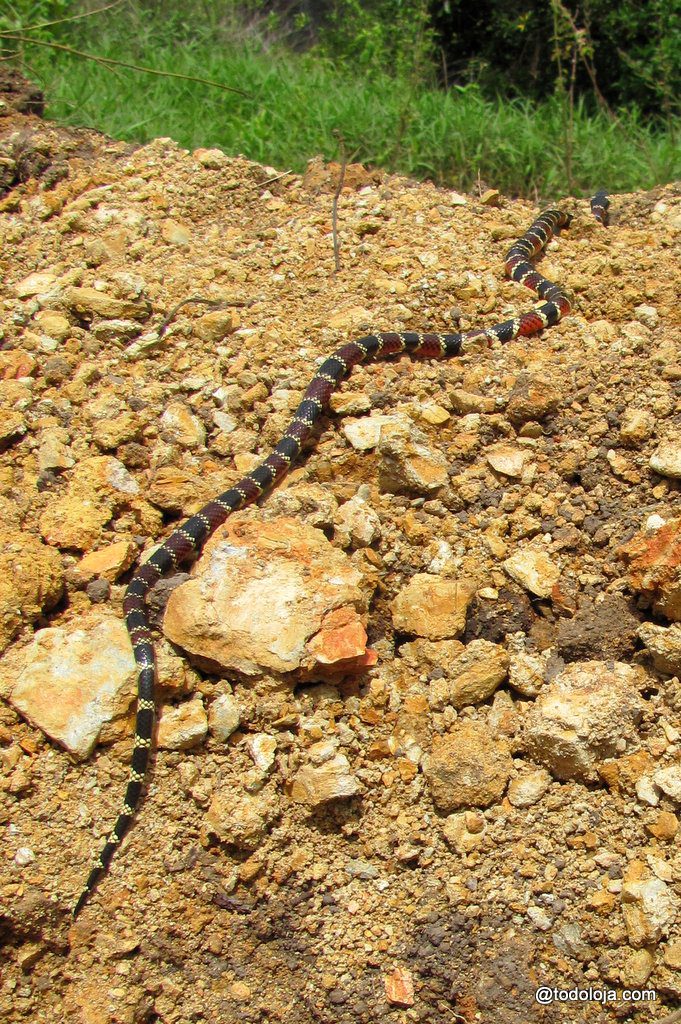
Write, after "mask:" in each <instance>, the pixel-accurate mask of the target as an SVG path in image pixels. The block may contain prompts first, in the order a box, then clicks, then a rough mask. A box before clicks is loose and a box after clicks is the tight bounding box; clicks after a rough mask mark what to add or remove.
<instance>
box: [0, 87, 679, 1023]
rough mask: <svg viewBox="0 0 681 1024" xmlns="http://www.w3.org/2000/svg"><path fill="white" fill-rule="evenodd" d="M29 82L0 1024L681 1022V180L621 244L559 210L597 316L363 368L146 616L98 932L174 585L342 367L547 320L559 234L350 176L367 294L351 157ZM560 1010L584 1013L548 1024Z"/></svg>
mask: <svg viewBox="0 0 681 1024" xmlns="http://www.w3.org/2000/svg"><path fill="white" fill-rule="evenodd" d="M15 81H16V80H15ZM10 84H12V83H10V82H9V80H6V81H5V83H4V89H5V91H4V92H3V94H2V97H1V99H2V104H3V106H2V107H1V108H0V113H1V114H2V116H1V117H0V239H1V244H2V250H1V254H0V261H1V264H2V284H1V285H0V288H1V293H0V332H1V333H0V339H1V347H0V410H1V415H0V513H1V519H2V527H1V532H2V536H1V538H0V542H1V552H0V565H1V572H0V650H1V651H2V657H1V658H0V698H1V699H0V758H1V761H0V768H1V770H2V774H1V775H0V824H1V825H2V829H3V833H4V842H3V856H2V860H1V863H0V943H1V944H2V945H3V950H2V957H3V970H2V977H1V980H0V1010H1V1011H2V1014H3V1019H4V1020H5V1021H7V1022H8V1024H15V1022H19V1021H25V1020H32V1021H36V1022H53V1021H54V1022H57V1021H63V1020H68V1021H74V1022H79V1024H105V1022H116V1024H118V1022H123V1024H136V1022H141V1021H162V1022H168V1024H170V1022H173V1024H174V1022H177V1024H184V1022H187V1021H202V1020H206V1021H211V1022H212V1021H214V1022H218V1021H220V1022H227V1024H232V1022H237V1021H238V1022H261V1021H272V1022H274V1021H282V1022H287V1024H312V1022H324V1024H327V1022H328V1024H331V1022H335V1024H353V1022H366V1024H369V1022H374V1021H378V1020H381V1021H386V1022H390V1024H397V1022H403V1021H405V1022H406V1021H409V1022H423V1024H427V1022H433V1024H434V1022H447V1024H450V1022H452V1024H453V1022H457V1024H463V1022H466V1024H474V1022H481V1024H521V1022H525V1024H527V1022H554V1021H556V1022H557V1021H573V1022H577V1021H579V1022H581V1021H584V1022H586V1021H588V1022H593V1024H606V1022H607V1024H611V1022H614V1021H619V1020H635V1021H640V1022H641V1024H647V1022H652V1021H659V1020H662V1019H664V1017H665V1016H666V1014H668V1013H670V1012H671V1011H672V1010H673V1009H674V1007H676V1006H677V1005H679V1002H681V931H680V927H679V926H680V924H681V855H679V852H678V829H679V813H681V812H680V811H679V805H680V804H681V732H680V731H679V728H680V727H679V712H680V711H681V684H680V683H679V678H678V677H679V676H680V675H681V505H680V502H679V498H680V484H679V481H680V480H681V414H680V413H679V396H680V395H681V352H680V349H679V300H678V295H679V273H678V268H679V234H680V232H681V190H680V189H679V187H678V186H673V185H669V186H666V187H660V188H658V189H656V190H654V191H653V192H651V193H645V194H643V193H639V194H634V195H616V196H611V202H612V217H611V224H610V226H609V227H607V228H605V227H603V226H601V225H599V224H598V223H596V222H595V221H594V220H593V218H592V217H591V215H590V213H589V210H588V203H586V202H585V201H584V200H573V199H563V200H561V203H560V205H561V206H562V207H564V208H566V209H568V210H570V211H571V212H573V213H574V219H573V222H572V224H571V226H570V228H569V230H565V231H563V232H562V233H561V235H560V237H559V238H557V239H556V240H555V241H553V242H552V243H551V244H550V245H549V247H548V251H547V253H546V254H545V256H544V257H543V258H542V260H541V263H540V267H541V271H542V273H543V274H544V275H545V276H547V277H548V278H550V279H551V280H554V281H557V282H560V283H561V284H562V285H563V286H564V287H565V289H566V290H567V292H568V293H569V295H570V296H571V298H572V301H573V311H572V313H571V315H570V316H568V317H567V318H566V319H565V320H564V321H563V322H561V323H560V324H558V325H557V326H555V327H553V328H551V329H549V330H546V331H544V332H543V333H542V334H541V335H540V336H538V337H534V338H530V339H525V340H519V341H517V342H514V343H512V344H509V345H507V346H505V347H503V348H502V347H501V346H499V345H496V346H495V347H493V348H492V349H485V348H482V347H480V346H478V347H472V348H471V350H470V351H469V352H467V354H466V355H464V356H463V357H461V358H458V359H453V360H451V361H449V362H446V363H440V362H434V361H431V362H427V361H414V362H412V361H410V360H409V359H408V358H406V357H403V358H400V359H397V360H395V359H393V360H390V361H385V362H376V363H373V364H369V365H367V366H364V367H360V368H358V369H356V370H355V372H354V373H353V374H352V376H351V377H350V379H349V380H348V381H346V382H345V383H343V384H342V385H341V387H340V388H339V391H338V394H337V395H336V396H335V397H334V399H333V402H332V410H331V411H330V413H329V415H328V416H327V417H325V418H324V420H323V421H322V424H321V427H320V429H319V430H318V431H317V432H316V438H315V443H311V442H310V443H308V444H307V445H306V450H305V453H304V456H303V458H302V459H301V460H300V463H299V464H298V466H297V467H296V468H295V469H294V470H293V472H292V473H291V474H290V475H289V477H288V478H287V480H286V482H285V483H284V484H282V485H281V486H280V487H279V488H278V489H277V490H276V491H275V492H274V493H273V494H272V495H270V496H269V497H268V498H267V499H265V500H264V501H263V502H261V504H260V505H259V506H258V507H254V508H251V509H249V510H247V511H245V512H242V513H240V514H239V515H238V516H236V517H234V519H232V520H230V521H229V522H228V523H227V525H226V527H225V528H223V529H222V530H221V531H220V532H219V533H218V535H216V537H215V538H213V539H212V540H211V542H210V544H209V545H208V549H207V551H206V552H205V553H204V556H203V557H202V559H201V560H200V561H199V562H198V564H197V565H196V566H195V567H194V568H193V569H191V567H190V566H183V567H181V570H182V571H181V572H179V573H178V574H177V575H175V576H174V577H173V578H171V579H170V580H167V581H163V582H161V583H160V584H159V585H158V586H157V587H156V588H155V589H154V592H153V593H152V595H151V610H152V618H153V622H154V627H155V629H156V630H157V634H158V643H157V646H158V650H159V676H160V684H161V690H160V697H159V706H160V708H161V712H162V715H161V724H160V727H159V734H158V750H157V753H156V755H155V760H154V769H153V774H152V778H151V782H150V785H149V789H148V794H147V796H146V799H145V801H144V803H143V805H142V807H141V810H140V813H139V816H138V820H137V822H136V824H135V825H134V827H133V829H132V830H131V832H130V835H129V837H128V839H127V840H126V841H125V843H124V845H123V846H122V848H121V849H120V850H119V851H118V854H117V856H116V858H115V859H114V863H113V865H112V869H111V872H110V874H109V876H108V877H107V878H105V879H104V880H103V882H102V883H101V885H100V886H99V888H98V890H97V892H96V893H95V895H94V896H93V898H92V900H91V902H90V904H89V905H88V906H87V908H86V909H85V910H84V912H83V914H82V915H81V917H80V918H79V919H78V921H77V922H76V923H75V924H72V923H71V921H70V916H69V915H70V910H71V907H72V906H73V903H74V902H75V899H76V898H77V896H78V894H79V892H80V889H81V888H82V885H83V882H84V880H85V877H86V876H87V873H88V871H89V869H90V866H91V864H92V859H93V857H94V856H96V855H97V853H98V852H99V849H100V847H101V845H102V842H103V841H104V839H105V837H106V835H107V833H108V831H109V830H110V828H111V826H112V824H113V821H114V819H115V816H116V814H117V813H118V811H119V809H120V806H121V802H122V797H123V791H124V787H125V781H126V778H127V775H128V763H129V758H130V752H131V747H132V731H133V721H134V700H133V696H134V666H133V662H132V657H131V654H130V649H129V645H128V641H127V637H126V635H125V632H124V631H123V628H122V611H121V602H122V597H123V593H124V590H125V584H126V581H127V580H128V579H129V578H130V575H131V573H132V571H133V568H134V565H135V564H136V563H137V560H138V558H139V557H140V556H142V557H144V555H145V554H146V553H148V552H149V551H150V550H151V549H152V547H153V545H154V544H156V543H158V542H159V541H160V540H162V539H163V537H164V536H166V535H167V534H168V532H169V531H170V530H171V528H172V525H173V524H175V525H177V523H178V522H179V521H180V519H181V517H183V516H186V515H188V514H190V513H191V512H193V511H195V510H196V508H198V507H199V505H200V504H201V503H202V502H203V501H206V500H208V499H210V498H211V497H214V496H215V495H217V494H218V493H220V492H221V491H223V490H225V489H226V488H227V487H229V486H230V485H232V484H233V483H234V482H235V481H236V480H237V479H238V478H239V477H240V476H242V475H243V473H244V472H246V471H248V470H250V469H252V468H253V467H254V466H256V465H257V464H258V462H259V461H260V460H261V459H262V458H263V457H264V456H265V455H267V454H268V452H269V451H270V450H271V447H272V446H273V444H274V443H276V441H277V440H278V439H279V437H280V436H281V435H282V434H283V433H284V430H285V427H286V424H287V423H288V421H289V419H290V417H291V415H292V413H293V411H294V410H295V408H296V406H297V404H298V402H299V401H300V398H301V395H302V392H303V390H304V388H305V386H306V384H307V382H308V381H309V379H310V378H311V377H312V376H313V374H314V372H315V370H316V367H317V366H318V364H319V361H320V360H321V358H322V357H323V356H325V355H328V354H329V353H330V352H331V351H333V349H334V348H336V347H338V345H340V344H342V343H343V342H344V341H346V340H348V339H350V338H352V337H357V336H359V335H361V334H365V333H367V331H368V330H370V329H372V328H373V329H376V330H391V329H394V330H402V331H404V330H425V329H433V330H436V331H442V332H446V331H451V330H453V329H456V327H455V324H457V323H460V325H461V329H463V330H468V329H470V328H472V327H474V326H480V325H482V326H491V325H492V324H494V323H497V322H499V321H501V320H504V319H507V318H508V317H509V316H513V315H516V314H517V313H518V312H521V311H523V310H524V309H529V308H531V306H532V305H533V303H534V302H535V296H534V295H533V294H531V293H530V292H528V291H527V290H526V289H523V288H522V287H521V286H519V285H517V284H514V283H512V282H509V281H506V280H505V279H504V276H503V258H504V253H505V251H506V250H507V249H508V247H509V246H510V245H511V243H512V241H513V240H514V239H515V238H517V237H518V236H519V235H520V234H522V232H523V231H524V230H525V229H526V228H527V227H528V226H529V224H530V223H531V222H532V220H533V218H534V216H535V215H536V213H537V210H536V208H534V207H532V206H531V204H529V203H527V202H524V201H511V200H507V199H505V198H504V197H503V196H499V195H497V194H496V193H495V192H494V191H493V190H487V191H486V192H484V193H483V194H482V195H475V196H473V195H465V196H464V195H458V194H457V193H454V192H452V191H445V190H440V189H436V188H435V187H433V186H432V185H430V184H427V183H426V184H418V183H415V182H413V181H409V180H406V179H403V178H398V177H391V176H387V175H384V174H382V173H380V172H377V171H376V172H375V171H368V170H365V169H364V168H361V167H357V166H351V167H349V168H348V169H347V174H346V177H345V186H344V188H343V191H342V192H341V195H340V198H339V211H338V260H339V269H338V270H337V271H336V270H335V266H334V245H333V235H332V199H333V194H334V190H335V188H336V184H337V181H338V168H337V167H328V166H325V165H324V164H323V163H322V162H321V161H313V162H312V163H311V164H310V167H309V170H308V173H307V174H306V175H305V176H304V177H302V178H301V177H299V176H296V175H293V174H288V173H285V169H273V168H267V167H262V166H259V165H258V164H255V163H253V162H251V161H248V160H246V159H243V158H230V157H227V156H225V155H224V154H222V153H221V152H219V151H217V150H212V149H208V148H207V149H205V150H198V151H197V152H195V153H188V152H186V151H185V150H182V149H180V148H179V147H178V146H177V145H175V144H174V143H173V142H172V141H170V140H168V139H158V140H155V141H154V142H152V143H150V144H149V145H145V146H140V147H136V146H133V145H130V144H128V143H123V142H117V141H115V140H111V139H109V138H107V137H105V136H103V135H100V134H98V133H96V132H92V131H86V130H76V129H68V128H62V127H59V126H57V125H54V124H51V123H49V122H45V121H42V120H41V119H40V118H39V116H38V113H39V109H40V101H39V97H38V96H37V95H36V94H35V92H34V91H33V92H31V91H30V90H28V91H26V90H23V91H22V89H21V88H18V89H10ZM600 184H601V183H594V185H600ZM197 299H198V300H208V301H209V303H212V304H206V302H200V301H197ZM185 300H192V303H191V304H186V305H182V306H181V307H180V308H177V307H178V304H180V303H183V302H185ZM190 571H191V572H192V575H191V577H188V576H187V573H189V572H190ZM166 607H167V611H166V614H165V619H164V615H163V612H164V609H166ZM542 986H543V987H546V988H549V989H553V988H554V987H556V988H558V989H564V990H570V989H576V988H580V989H583V990H586V989H588V988H591V989H592V994H591V999H590V1000H589V1001H574V999H573V1000H572V1001H570V1002H569V1003H564V1002H559V1001H556V1000H555V999H554V1000H553V1001H552V1002H549V1003H548V1005H544V1006H543V1005H540V1004H539V1003H538V1002H537V1000H536V998H535V993H536V991H537V989H538V988H540V987H542ZM625 989H634V990H644V991H646V992H647V991H650V990H654V991H655V992H656V993H657V1000H656V1001H655V1002H652V1003H646V1002H641V1001H639V1002H636V1001H634V1000H633V999H632V998H628V997H627V996H626V995H624V994H623V990H625ZM599 992H600V993H605V994H606V995H607V993H609V992H610V993H612V992H615V993H616V998H614V999H610V1000H609V1001H607V1002H603V1001H602V1000H603V999H604V998H605V996H603V995H601V996H600V997H599V995H598V993H599ZM642 998H643V997H642Z"/></svg>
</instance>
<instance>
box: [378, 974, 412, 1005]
mask: <svg viewBox="0 0 681 1024" xmlns="http://www.w3.org/2000/svg"><path fill="white" fill-rule="evenodd" d="M383 981H384V984H385V998H386V999H387V1000H388V1002H389V1003H391V1004H392V1005H393V1006H405V1007H406V1006H413V1005H414V979H413V977H412V974H411V971H408V970H407V968H406V967H396V968H395V969H394V970H393V971H392V972H391V973H390V974H388V975H387V976H386V977H385V978H384V979H383Z"/></svg>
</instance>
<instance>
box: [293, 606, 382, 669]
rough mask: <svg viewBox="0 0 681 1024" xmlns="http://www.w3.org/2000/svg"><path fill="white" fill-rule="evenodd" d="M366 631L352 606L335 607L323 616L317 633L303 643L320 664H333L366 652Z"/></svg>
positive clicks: (359, 656) (360, 655) (357, 656)
mask: <svg viewBox="0 0 681 1024" xmlns="http://www.w3.org/2000/svg"><path fill="white" fill-rule="evenodd" d="M366 644H367V633H366V630H365V628H364V626H363V625H362V620H361V619H360V617H359V615H358V614H357V612H356V611H355V609H354V608H337V609H336V610H335V611H332V612H329V614H328V615H325V616H324V620H323V621H322V625H321V628H320V630H319V632H318V633H315V635H314V636H313V637H312V639H311V640H308V642H307V644H306V645H305V646H306V647H307V649H308V651H309V652H310V654H312V655H314V657H315V659H316V660H317V661H318V662H320V663H321V664H322V665H333V664H335V663H336V662H339V661H347V660H348V659H350V658H362V657H363V656H364V654H365V653H366Z"/></svg>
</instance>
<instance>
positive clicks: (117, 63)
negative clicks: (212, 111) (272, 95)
mask: <svg viewBox="0 0 681 1024" xmlns="http://www.w3.org/2000/svg"><path fill="white" fill-rule="evenodd" d="M0 39H12V40H13V41H14V42H16V43H24V44H28V45H29V46H47V47H48V49H51V50H61V51H63V52H64V53H70V54H71V55H72V56H73V57H82V58H83V60H93V61H94V62H95V63H96V64H103V65H104V67H109V69H110V67H119V68H128V70H130V71H141V72H143V73H144V74H145V75H159V76H160V77H161V78H180V79H182V80H183V81H185V82H199V83H200V84H201V85H210V86H212V87H213V88H214V89H222V90H223V91H224V92H235V93H238V95H239V96H245V97H246V98H247V99H252V96H251V95H250V93H247V92H244V91H243V89H235V88H234V86H232V85H223V84H222V83H221V82H212V81H211V80H210V79H208V78H196V77H195V76H194V75H181V74H180V73H179V72H178V71H158V70H157V69H156V68H145V67H141V66H140V65H139V64H128V63H127V62H126V61H124V60H114V58H113V57H98V56H96V54H94V53H85V52H84V51H83V50H74V49H73V47H72V46H64V44H63V43H50V42H48V41H47V40H46V39H32V38H31V36H22V35H15V34H14V33H10V32H0Z"/></svg>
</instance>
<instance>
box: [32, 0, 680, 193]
mask: <svg viewBox="0 0 681 1024" xmlns="http://www.w3.org/2000/svg"><path fill="white" fill-rule="evenodd" d="M197 10H198V9H197ZM105 19H106V20H105ZM82 25H86V26H87V31H86V34H85V35H80V36H78V37H76V36H75V35H73V34H71V35H70V36H65V35H64V34H62V35H61V36H60V41H61V42H64V43H68V44H70V45H72V46H76V47H78V48H80V49H86V50H88V51H89V52H92V53H96V54H99V55H101V56H107V57H112V58H115V59H117V60H123V61H129V62H131V63H135V64H143V65H146V66H148V67H152V68H156V69H159V70H163V69H167V70H171V71H174V72H180V73H182V74H186V75H192V76H197V77H201V78H204V79H211V80H214V81H216V82H220V83H222V84H224V85H231V86H234V87H235V88H239V89H242V90H245V91H246V92H248V93H249V94H250V96H249V98H245V97H242V96H237V95H235V94H233V93H227V92H221V91H218V90H217V89H212V88H210V87H209V86H206V85H200V84H198V83H193V82H180V81H177V80H172V79H166V78H159V77H152V76H149V75H144V74H141V73H137V72H132V71H126V70H122V69H118V70H117V71H116V73H115V74H114V73H112V72H110V71H107V70H105V69H104V68H102V67H101V66H98V65H97V64H94V63H92V62H91V61H84V60H79V59H76V58H74V57H70V56H67V55H65V54H62V53H56V52H55V51H51V50H49V49H46V48H43V47H35V46H32V47H30V48H27V49H26V51H25V53H24V59H25V69H26V71H27V73H28V74H29V75H30V76H31V77H32V78H34V79H36V80H38V82H39V83H40V85H41V86H42V87H43V88H44V89H45V91H46V94H47V97H48V111H47V113H48V116H50V117H52V118H55V119H57V120H60V121H63V122H66V123H68V124H73V125H89V126H91V127H96V128H99V129H101V130H103V131H105V132H107V133H108V134H110V135H112V136H115V137H117V138H122V139H129V140H137V141H146V140H148V139H151V138H154V137H155V136H159V135H160V136H171V137H172V138H174V139H175V140H176V141H177V142H179V143H180V144H181V145H183V146H186V147H187V148H189V149H193V148H196V147H198V146H219V147H220V148H222V149H224V150H225V151H226V152H227V153H231V154H237V153H242V154H244V155H246V156H248V157H250V158H251V159H253V160H257V161H259V162H261V163H265V164H271V165H273V166H274V167H277V168H282V169H291V170H295V171H302V170H304V168H305V165H306V161H307V160H308V159H309V158H310V157H312V156H314V155H316V154H319V153H321V154H323V155H324V157H326V158H329V159H330V158H336V159H337V158H338V155H339V152H338V142H337V138H336V136H335V135H334V131H337V132H340V133H341V134H342V136H343V137H344V139H345V147H346V152H347V156H348V159H351V160H359V161H362V162H364V163H368V164H371V165H374V166H379V167H382V168H385V169H387V170H392V171H399V172H402V173H405V174H408V175H411V176H413V177H417V178H431V179H433V180H434V181H436V182H437V183H438V184H445V185H449V186H452V187H454V188H460V189H467V188H469V187H470V186H471V185H472V183H473V182H474V181H475V180H476V179H477V177H478V176H480V177H481V178H482V179H484V181H485V182H486V183H487V184H488V185H490V186H494V187H496V188H499V189H501V190H502V191H503V192H505V193H507V194H511V195H513V194H515V195H529V196H532V197H540V198H542V199H547V198H551V197H554V198H555V197H559V196H561V195H564V194H567V193H569V192H575V193H578V194H580V193H581V194H586V193H589V192H590V191H591V190H593V189H594V188H595V187H596V186H605V187H607V188H608V189H609V190H612V191H633V190H636V189H646V188H650V187H652V186H654V185H656V184H660V183H664V182H668V181H671V180H673V179H674V178H676V177H680V176H681V158H680V156H679V152H680V147H679V146H678V141H677V139H678V135H677V138H676V139H675V138H674V133H670V132H669V131H666V132H665V131H661V130H658V131H655V130H653V129H652V128H651V127H650V126H647V125H645V124H644V123H642V122H641V121H640V120H639V119H638V118H637V116H636V114H635V112H634V113H632V112H622V113H621V114H620V115H619V116H618V118H617V119H616V120H613V119H611V118H608V117H607V116H606V115H604V114H602V113H594V112H588V111H587V110H586V109H585V107H584V105H582V104H578V105H577V106H576V108H575V111H574V123H573V129H572V172H571V177H570V176H569V174H568V168H567V157H566V150H567V148H568V147H567V143H566V116H565V115H566V111H565V106H564V104H563V103H562V102H561V101H559V99H558V98H557V97H552V98H550V99H548V100H547V101H546V102H544V103H542V104H539V105H534V104H531V103H529V102H527V101H520V100H506V101H503V100H497V101H490V100H487V99H485V98H484V97H483V96H482V95H481V93H480V91H479V90H478V89H477V87H475V86H473V85H470V86H466V87H465V88H456V87H455V88H453V89H450V90H449V91H448V92H444V91H442V90H437V89H435V88H428V87H427V86H424V85H422V84H421V85H417V86H415V85H414V83H413V82H410V81H408V80H397V79H394V78H391V77H389V76H388V75H386V74H385V73H383V72H382V71H381V70H380V69H377V68H375V67H372V68H371V69H362V68H352V69H350V68H347V67H345V68H341V67H338V66H335V65H334V64H333V63H332V62H331V61H330V60H328V59H327V58H322V57H320V56H319V55H318V54H315V53H314V52H308V53H305V54H295V55H293V54H291V53H289V52H287V51H286V50H285V49H284V48H283V47H281V46H279V45H272V46H267V45H265V43H263V37H262V35H261V33H259V32H258V31H255V30H248V29H247V28H246V29H243V28H239V27H238V26H237V27H235V26H234V25H233V26H232V27H231V28H230V27H229V26H225V25H222V26H217V27H216V26H215V25H213V26H208V25H203V26H202V25H201V23H200V19H199V18H198V17H197V19H196V24H195V25H194V26H193V27H191V28H190V27H188V25H187V22H186V20H185V21H184V22H183V23H178V22H177V21H176V22H175V23H173V24H169V23H168V21H167V20H165V21H163V20H159V19H157V20H154V19H152V17H151V16H150V15H149V14H147V15H146V20H143V19H142V18H141V16H139V15H137V16H132V20H131V15H130V12H129V13H128V14H127V15H126V16H125V17H123V16H122V15H121V14H112V15H107V16H98V17H97V18H91V19H87V21H86V22H81V26H82ZM71 31H72V33H73V31H74V30H73V29H72V30H71ZM81 31H82V29H81Z"/></svg>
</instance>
